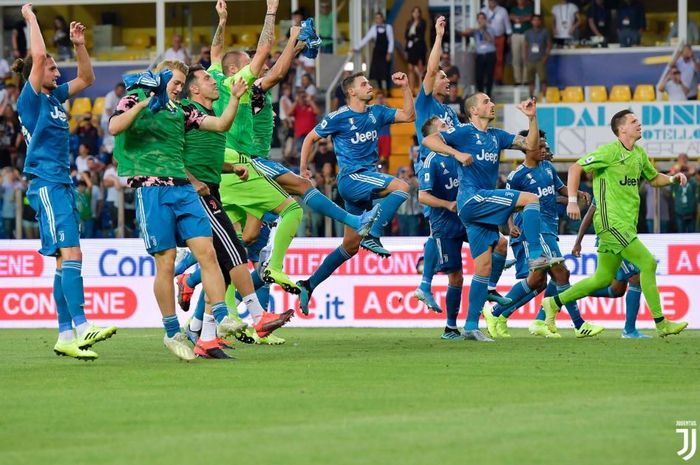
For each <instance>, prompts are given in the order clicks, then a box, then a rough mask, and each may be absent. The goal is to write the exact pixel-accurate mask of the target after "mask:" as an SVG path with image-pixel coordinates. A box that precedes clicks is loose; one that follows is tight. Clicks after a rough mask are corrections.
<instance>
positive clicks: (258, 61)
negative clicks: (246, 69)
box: [250, 0, 279, 77]
mask: <svg viewBox="0 0 700 465" xmlns="http://www.w3.org/2000/svg"><path fill="white" fill-rule="evenodd" d="M278 5H279V0H267V13H266V14H265V24H264V25H263V29H262V32H261V33H260V39H259V40H258V48H257V50H256V51H255V56H254V57H253V59H252V60H251V61H250V71H251V72H252V73H253V75H254V76H255V77H258V76H260V74H261V73H262V70H263V67H264V66H265V62H266V61H267V57H268V56H269V55H270V51H271V50H272V45H273V44H274V42H275V15H276V14H277V7H278Z"/></svg>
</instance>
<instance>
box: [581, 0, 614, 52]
mask: <svg viewBox="0 0 700 465" xmlns="http://www.w3.org/2000/svg"><path fill="white" fill-rule="evenodd" d="M586 14H587V16H588V29H589V30H590V31H591V42H598V43H601V44H607V43H609V42H610V24H611V15H610V9H608V8H606V6H605V0H593V2H592V3H591V6H590V7H589V8H588V12H587V13H586Z"/></svg>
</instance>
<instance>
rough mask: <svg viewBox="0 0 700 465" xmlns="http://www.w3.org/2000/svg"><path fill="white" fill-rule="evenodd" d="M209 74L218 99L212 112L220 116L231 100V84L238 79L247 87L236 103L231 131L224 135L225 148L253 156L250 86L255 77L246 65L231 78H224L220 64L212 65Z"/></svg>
mask: <svg viewBox="0 0 700 465" xmlns="http://www.w3.org/2000/svg"><path fill="white" fill-rule="evenodd" d="M208 71H209V73H211V76H212V77H213V78H214V80H216V85H217V87H218V88H219V99H218V100H216V101H215V102H214V111H215V112H216V114H217V115H220V114H222V113H223V112H224V110H225V109H226V106H227V105H228V102H229V100H231V83H232V82H236V81H238V80H239V79H243V82H245V83H246V85H247V86H248V90H247V91H246V92H245V93H244V94H243V95H242V96H241V98H240V100H239V103H238V111H237V112H236V118H235V119H234V120H233V125H232V126H231V129H229V131H228V132H227V133H226V147H228V148H231V149H234V150H235V151H237V152H239V153H241V154H246V155H253V154H254V153H255V144H254V143H253V111H252V109H251V101H250V99H251V96H252V92H251V86H252V84H253V82H255V79H256V77H255V76H254V75H253V72H252V71H251V70H250V65H246V66H245V67H243V69H241V70H240V71H239V72H237V73H236V74H234V75H233V76H228V77H227V76H226V75H224V73H223V68H222V67H221V63H216V64H213V65H211V66H210V67H209V70H208Z"/></svg>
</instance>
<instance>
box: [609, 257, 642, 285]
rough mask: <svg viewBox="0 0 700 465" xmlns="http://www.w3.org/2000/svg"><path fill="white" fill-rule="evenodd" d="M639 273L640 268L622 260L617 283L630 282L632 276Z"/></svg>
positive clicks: (616, 276)
mask: <svg viewBox="0 0 700 465" xmlns="http://www.w3.org/2000/svg"><path fill="white" fill-rule="evenodd" d="M638 273H639V268H637V267H636V266H635V265H634V264H632V263H631V262H628V261H627V260H622V263H620V268H619V269H618V270H617V274H616V275H615V279H616V280H617V281H629V280H630V278H631V277H632V276H634V275H636V274H638Z"/></svg>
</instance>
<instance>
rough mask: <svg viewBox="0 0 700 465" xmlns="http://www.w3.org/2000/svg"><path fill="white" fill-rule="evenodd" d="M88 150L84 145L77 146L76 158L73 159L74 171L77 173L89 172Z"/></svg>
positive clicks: (89, 156) (89, 155)
mask: <svg viewBox="0 0 700 465" xmlns="http://www.w3.org/2000/svg"><path fill="white" fill-rule="evenodd" d="M91 157H92V154H90V148H89V147H88V146H87V145H86V144H80V145H79V146H78V156H77V157H75V169H76V170H78V173H85V172H88V171H91V170H90V158H91Z"/></svg>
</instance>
